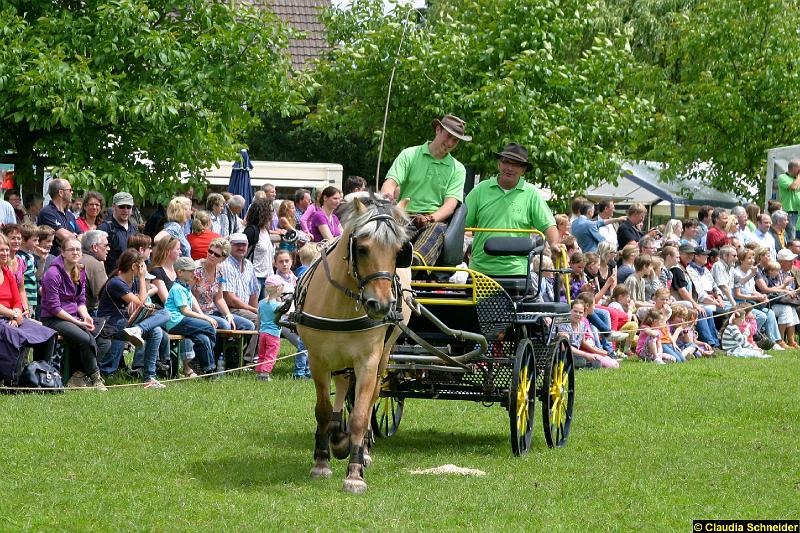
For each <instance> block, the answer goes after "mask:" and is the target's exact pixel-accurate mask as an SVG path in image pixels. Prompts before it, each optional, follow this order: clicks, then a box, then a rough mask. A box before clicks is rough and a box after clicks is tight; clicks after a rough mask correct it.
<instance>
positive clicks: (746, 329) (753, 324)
mask: <svg viewBox="0 0 800 533" xmlns="http://www.w3.org/2000/svg"><path fill="white" fill-rule="evenodd" d="M739 330H740V331H741V332H742V333H744V334H745V336H746V337H747V342H749V343H750V344H757V343H756V340H755V335H756V333H757V332H758V319H756V315H755V313H753V310H752V309H747V314H746V315H745V317H744V322H743V323H742V325H741V326H739ZM767 349H768V348H767Z"/></svg>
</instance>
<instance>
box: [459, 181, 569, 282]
mask: <svg viewBox="0 0 800 533" xmlns="http://www.w3.org/2000/svg"><path fill="white" fill-rule="evenodd" d="M464 203H465V204H466V205H467V220H466V225H467V226H468V227H478V228H509V229H531V228H533V229H538V230H539V231H541V232H542V233H544V232H545V230H546V229H547V228H549V227H550V226H555V225H556V221H555V218H553V213H552V212H551V211H550V208H549V207H548V206H547V202H545V201H544V198H542V195H541V194H540V193H539V191H538V190H536V187H534V186H533V185H531V184H530V183H528V182H527V181H525V180H524V179H523V178H520V180H519V182H518V183H517V186H516V187H514V188H513V189H511V190H510V191H507V192H506V191H504V190H503V188H502V187H500V185H498V184H497V178H496V177H494V178H490V179H488V180H486V181H482V182H480V183H479V184H478V185H477V186H475V188H474V189H473V190H472V191H471V192H470V193H469V194H468V195H467V199H466V200H464ZM522 235H524V234H522V233H487V232H476V233H475V236H474V238H473V240H472V260H471V261H470V264H469V266H470V268H472V269H474V270H477V271H479V272H483V273H484V274H487V275H490V276H524V275H525V273H526V272H527V271H528V265H527V262H528V258H527V257H494V256H490V255H486V254H485V253H483V243H484V242H486V239H488V238H490V237H520V236H522Z"/></svg>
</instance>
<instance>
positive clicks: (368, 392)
mask: <svg viewBox="0 0 800 533" xmlns="http://www.w3.org/2000/svg"><path fill="white" fill-rule="evenodd" d="M378 357H379V354H372V355H371V356H370V357H369V360H368V361H367V362H366V363H365V364H364V365H362V366H360V367H358V368H356V369H355V373H356V401H355V405H354V407H353V412H352V414H351V415H350V463H349V464H348V465H347V478H346V479H345V480H344V486H343V487H342V488H343V489H344V491H345V492H352V493H354V494H361V493H362V492H364V491H365V490H367V483H366V482H365V481H364V435H365V434H366V432H367V428H368V427H369V413H370V410H371V409H372V398H373V395H374V394H375V381H376V379H377V370H378V368H377V367H378Z"/></svg>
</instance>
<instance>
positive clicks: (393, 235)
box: [284, 195, 575, 493]
mask: <svg viewBox="0 0 800 533" xmlns="http://www.w3.org/2000/svg"><path fill="white" fill-rule="evenodd" d="M404 209H405V205H404V202H400V203H399V204H398V205H395V204H394V202H392V201H391V200H389V199H386V198H384V197H382V196H381V197H378V196H373V195H368V196H367V197H364V198H363V199H360V198H353V199H352V201H351V202H348V203H347V204H345V206H344V210H343V214H342V235H341V237H339V238H338V239H337V240H335V241H331V242H330V243H329V244H328V245H327V247H326V248H325V249H324V250H323V251H322V253H321V254H320V258H319V260H317V261H316V262H315V263H314V264H312V265H311V267H310V268H309V270H308V271H307V272H306V274H305V275H304V276H303V278H301V280H300V282H299V283H298V285H297V287H296V288H295V292H294V295H293V299H292V302H293V303H294V306H295V308H294V311H293V312H290V313H288V314H287V316H286V319H285V321H284V324H285V325H287V326H290V327H294V328H296V329H297V331H298V333H300V335H301V337H302V339H303V342H304V344H305V345H306V347H307V349H308V355H309V365H310V367H311V373H312V377H313V380H314V386H315V389H316V399H317V401H316V405H315V417H316V421H317V429H316V432H315V436H314V466H313V467H312V469H311V476H312V477H314V478H326V477H330V476H331V474H332V470H331V468H330V464H329V459H330V457H331V454H332V455H333V456H335V457H337V458H339V459H344V458H346V457H348V456H349V458H350V462H349V464H348V468H347V476H346V478H345V482H344V486H343V489H344V490H345V491H347V492H353V493H361V492H364V491H365V490H366V487H367V485H366V482H365V481H364V477H363V475H364V467H365V466H367V465H368V464H370V462H371V456H370V453H369V444H370V443H371V441H372V438H371V435H370V433H371V432H372V433H374V434H375V435H378V436H386V437H388V436H390V435H392V434H394V433H395V432H396V431H397V429H398V427H399V424H400V420H401V418H402V414H403V407H404V405H405V400H406V399H407V398H428V399H448V400H472V401H476V402H481V403H484V404H492V403H499V404H500V405H502V406H504V407H506V409H507V410H508V412H509V421H510V424H509V425H510V431H511V445H512V450H513V452H514V453H515V454H517V455H521V454H525V453H526V452H527V451H528V449H529V447H530V443H531V433H532V428H533V419H534V414H535V411H534V406H535V403H536V399H537V398H538V399H539V400H541V402H542V418H543V421H544V429H545V439H546V441H547V444H548V445H550V446H563V445H564V444H565V443H566V441H567V438H568V436H569V431H570V425H571V422H572V409H573V402H574V391H575V376H574V366H573V361H572V351H571V349H570V345H569V343H568V340H567V339H566V338H565V337H564V336H562V335H560V334H559V333H558V329H559V325H560V324H563V323H565V322H566V321H568V320H569V317H570V314H569V307H568V306H567V305H566V304H561V303H541V302H537V301H536V296H537V294H538V291H539V287H540V286H541V284H540V283H538V282H537V283H532V281H531V276H530V275H529V274H530V273H528V274H526V275H524V276H519V277H508V278H490V277H488V276H485V275H483V274H481V273H480V272H476V271H471V270H468V269H459V268H458V267H452V266H441V264H440V265H438V266H428V265H424V264H423V266H422V267H420V268H413V267H412V270H416V273H415V274H416V275H415V276H413V277H414V278H416V281H412V270H409V268H408V267H409V265H410V263H411V254H412V248H411V244H410V243H409V241H408V232H407V225H408V218H407V217H406V215H405V211H404ZM464 214H465V210H464V206H463V204H462V206H461V207H459V209H457V210H456V213H455V214H454V215H453V218H452V219H451V221H450V226H449V227H450V229H451V230H452V231H451V232H450V235H449V236H448V235H445V249H444V251H443V254H442V255H441V256H440V260H441V259H442V258H444V261H445V262H446V263H449V264H451V265H452V264H457V263H458V262H459V261H460V259H461V256H462V254H463V251H462V250H463V242H464V224H463V220H464ZM490 231H491V230H490ZM512 231H513V230H512ZM505 232H507V230H506V231H505ZM539 236H540V237H541V234H540V235H539ZM484 249H485V250H486V251H487V253H490V254H494V255H499V256H526V257H527V258H528V261H527V264H528V265H529V268H530V264H531V261H530V259H532V258H533V257H534V256H535V255H536V254H539V256H540V258H541V254H542V253H543V250H544V244H543V241H542V244H541V245H539V246H537V245H536V239H532V238H531V237H530V236H526V237H493V238H491V239H488V240H487V242H486V244H485V247H484ZM454 260H455V261H456V262H455V263H453V261H454ZM541 264H542V262H541V261H539V271H538V272H537V275H538V278H537V279H541V277H542V275H543V272H542V267H541ZM459 270H460V271H466V273H467V276H466V280H465V281H464V283H450V282H449V281H448V278H449V277H450V275H451V274H452V273H453V272H457V271H459ZM552 272H553V274H554V275H556V276H561V275H563V274H564V273H565V272H566V271H562V270H556V269H553V270H552ZM534 285H535V286H534ZM558 285H559V284H558V283H556V286H558ZM288 304H289V302H287V305H286V306H285V310H287V311H288V309H289V305H288ZM332 380H333V381H335V383H336V395H335V399H334V402H331V399H330V396H331V394H330V392H331V381H332ZM348 384H349V385H348ZM370 428H372V429H370Z"/></svg>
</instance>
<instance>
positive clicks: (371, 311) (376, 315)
mask: <svg viewBox="0 0 800 533" xmlns="http://www.w3.org/2000/svg"><path fill="white" fill-rule="evenodd" d="M395 303H397V300H395V299H394V298H390V299H388V300H385V301H383V302H382V301H381V300H379V299H378V298H367V300H365V301H364V310H365V311H366V312H367V316H369V317H370V318H372V319H375V320H379V319H382V318H385V317H386V315H388V314H389V311H391V310H392V308H394V305H395Z"/></svg>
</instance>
